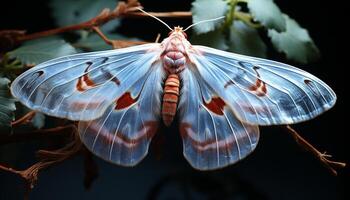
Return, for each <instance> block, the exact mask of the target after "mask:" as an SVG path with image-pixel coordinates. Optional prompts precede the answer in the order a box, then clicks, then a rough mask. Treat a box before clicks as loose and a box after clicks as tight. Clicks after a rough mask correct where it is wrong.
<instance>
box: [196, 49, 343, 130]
mask: <svg viewBox="0 0 350 200" xmlns="http://www.w3.org/2000/svg"><path fill="white" fill-rule="evenodd" d="M193 49H194V52H193V53H191V54H190V59H191V61H192V62H193V65H194V68H195V70H197V71H198V73H199V74H200V76H201V77H202V78H203V80H204V81H205V82H206V83H207V84H208V85H210V87H212V88H213V91H215V92H216V93H217V95H219V96H220V97H221V98H222V99H224V100H225V102H227V103H228V104H229V106H230V107H231V108H232V109H233V111H234V113H235V115H236V116H237V117H238V118H239V119H240V120H242V121H244V122H247V123H250V124H257V125H272V124H291V123H297V122H301V121H305V120H309V119H311V118H314V117H316V116H317V115H319V114H321V113H322V112H324V111H326V110H328V109H329V108H331V107H332V106H333V105H334V104H335V101H336V96H335V93H334V92H333V91H332V89H331V88H329V87H328V86H327V85H326V84H325V83H324V82H322V81H321V80H320V79H318V78H316V77H315V76H313V75H311V74H309V73H307V72H305V71H303V70H300V69H298V68H295V67H292V66H290V65H286V64H283V63H279V62H275V61H271V60H266V59H260V58H254V57H249V56H243V55H239V54H234V53H228V52H224V51H220V50H216V49H212V48H208V47H204V46H193Z"/></svg>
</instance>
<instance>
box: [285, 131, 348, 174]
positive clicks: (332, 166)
mask: <svg viewBox="0 0 350 200" xmlns="http://www.w3.org/2000/svg"><path fill="white" fill-rule="evenodd" d="M285 129H286V130H287V131H288V133H290V134H291V135H292V137H293V138H294V140H295V141H296V142H297V143H298V145H299V146H301V147H302V148H303V149H305V150H307V151H309V152H310V153H311V154H312V155H314V156H315V157H316V158H317V159H318V160H319V161H320V162H321V163H322V164H323V165H324V166H325V167H326V168H327V169H328V170H329V171H330V172H331V173H332V174H333V175H335V176H336V175H337V174H338V173H337V171H336V169H340V168H344V167H345V166H346V164H345V163H343V162H336V161H332V160H329V159H328V158H330V157H332V156H331V155H328V154H326V153H321V152H320V151H319V150H317V149H316V148H315V147H314V146H313V145H312V144H310V143H309V142H308V141H306V140H305V139H304V138H303V137H301V136H300V135H299V133H298V132H297V131H296V130H294V129H293V128H292V127H290V126H285Z"/></svg>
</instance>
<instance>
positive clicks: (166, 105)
mask: <svg viewBox="0 0 350 200" xmlns="http://www.w3.org/2000/svg"><path fill="white" fill-rule="evenodd" d="M179 87H180V81H179V76H178V75H177V74H170V75H169V76H168V77H167V79H166V81H165V86H164V96H163V104H162V118H163V121H164V124H165V125H166V126H170V124H171V123H172V122H173V120H174V117H175V114H176V108H177V102H178V100H179Z"/></svg>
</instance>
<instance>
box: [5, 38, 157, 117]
mask: <svg viewBox="0 0 350 200" xmlns="http://www.w3.org/2000/svg"><path fill="white" fill-rule="evenodd" d="M157 48H159V44H155V43H154V44H146V45H139V46H135V47H129V48H123V49H117V50H109V51H101V52H92V53H82V54H76V55H70V56H65V57H61V58H57V59H53V60H50V61H47V62H44V63H42V64H39V65H37V66H35V67H34V68H32V69H29V70H28V71H26V72H24V73H23V74H21V75H20V76H18V77H17V78H16V79H15V80H14V81H13V83H12V85H11V91H12V94H13V96H15V97H16V98H17V99H19V100H20V101H21V102H22V103H23V104H24V105H26V106H27V107H29V108H30V109H33V110H37V111H40V112H44V113H45V114H47V115H51V116H55V117H63V118H68V119H70V120H91V119H95V118H97V117H99V116H101V115H102V114H103V113H104V111H105V110H106V109H107V107H108V106H110V104H111V103H112V102H113V101H114V100H115V99H116V98H117V97H119V96H121V95H122V94H123V93H125V91H126V90H127V89H128V88H129V87H130V85H133V84H134V83H135V82H136V81H138V80H139V79H140V78H142V77H143V76H144V75H145V74H146V73H147V72H148V71H149V70H150V68H151V66H152V64H153V62H155V61H156V60H157V59H159V51H157ZM82 112H84V115H82Z"/></svg>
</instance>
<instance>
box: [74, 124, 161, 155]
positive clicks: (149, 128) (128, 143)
mask: <svg viewBox="0 0 350 200" xmlns="http://www.w3.org/2000/svg"><path fill="white" fill-rule="evenodd" d="M81 123H85V125H87V124H86V123H87V122H81ZM88 129H89V130H90V131H87V132H86V133H88V134H91V135H93V136H94V134H95V133H98V132H101V134H100V135H99V140H100V142H101V143H103V144H105V145H106V147H108V146H109V145H110V144H112V143H113V142H114V143H115V144H118V145H119V144H120V145H123V146H125V147H127V148H134V149H135V147H137V146H138V145H139V144H140V143H141V142H142V141H144V140H150V139H152V137H153V136H154V135H155V134H156V132H157V129H158V122H156V121H146V122H144V126H142V127H140V129H139V131H138V132H137V133H135V134H134V135H136V137H134V138H130V137H129V135H126V134H125V133H123V132H121V131H118V132H117V133H114V132H113V133H111V132H109V130H108V129H106V127H102V128H101V126H100V124H98V123H96V122H94V121H92V122H91V123H90V124H89V125H88Z"/></svg>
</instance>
